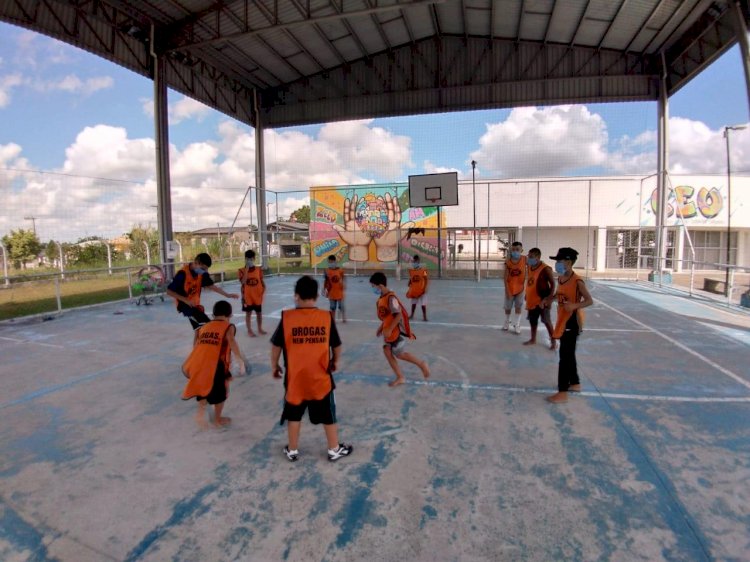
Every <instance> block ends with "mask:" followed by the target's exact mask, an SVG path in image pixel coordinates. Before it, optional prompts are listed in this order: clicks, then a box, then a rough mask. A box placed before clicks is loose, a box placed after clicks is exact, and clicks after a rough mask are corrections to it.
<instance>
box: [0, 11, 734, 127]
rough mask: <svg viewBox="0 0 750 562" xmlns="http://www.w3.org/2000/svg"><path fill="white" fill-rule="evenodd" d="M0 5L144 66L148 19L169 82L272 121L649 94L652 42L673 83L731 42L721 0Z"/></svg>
mask: <svg viewBox="0 0 750 562" xmlns="http://www.w3.org/2000/svg"><path fill="white" fill-rule="evenodd" d="M743 6H744V7H745V9H746V8H747V7H746V2H743ZM746 16H747V14H746ZM0 19H2V20H5V21H8V22H11V23H14V24H17V25H21V26H24V27H27V28H29V29H33V30H35V31H39V32H41V33H45V34H47V35H50V36H52V37H56V38H58V39H61V40H63V41H66V42H69V43H72V44H75V45H77V46H79V47H82V48H84V49H87V50H89V51H91V52H93V53H96V54H99V55H101V56H103V57H105V58H107V59H109V60H112V61H113V62H115V63H117V64H120V65H122V66H125V67H127V68H130V69H132V70H134V71H136V72H138V73H140V74H143V75H146V76H148V75H149V73H150V69H151V58H150V49H151V48H152V45H151V42H150V36H151V33H152V29H153V33H154V36H155V45H153V47H154V48H155V49H156V51H157V52H159V53H162V54H163V55H164V56H165V58H166V60H167V62H168V64H167V67H168V71H167V79H168V81H169V86H170V87H171V88H173V89H175V90H177V91H179V92H182V93H184V94H186V95H188V96H191V97H194V98H196V99H198V100H200V101H202V102H203V103H206V104H207V105H210V106H212V107H215V108H216V109H218V110H219V111H222V112H224V113H226V114H227V115H230V116H232V117H235V118H237V119H239V120H240V121H243V122H247V123H250V124H252V123H254V121H255V116H254V115H253V113H252V109H251V108H252V107H253V104H252V94H253V90H257V92H258V93H259V94H260V96H261V100H262V101H261V107H262V111H263V115H262V119H263V121H264V123H265V124H266V125H268V126H284V125H291V124H298V123H311V122H321V121H330V120H342V119H349V118H353V117H364V116H368V117H369V116H376V115H401V114H406V113H411V112H431V111H451V110H458V109H472V108H480V107H510V106H514V105H524V104H540V103H544V104H554V103H567V102H580V101H584V100H585V101H617V100H626V99H655V97H656V95H657V92H656V89H655V86H654V84H653V82H654V78H655V77H656V76H657V75H658V74H659V72H660V60H659V58H660V57H659V53H660V52H661V51H663V52H664V53H665V55H666V58H667V66H668V75H669V80H668V84H669V88H670V90H671V91H674V90H676V89H678V88H679V87H681V86H682V85H683V84H684V83H686V82H687V81H689V80H690V79H691V78H692V76H694V75H695V73H696V72H698V71H699V70H700V69H702V68H703V67H705V65H707V64H708V63H710V62H711V61H712V60H713V59H714V58H716V57H717V56H718V55H719V54H721V53H722V52H723V51H725V50H726V49H727V48H729V47H730V46H731V45H732V44H733V43H734V42H735V41H736V36H735V32H734V27H733V20H732V14H731V12H730V10H729V9H728V3H727V0H346V1H345V2H342V1H340V0H263V1H257V2H255V1H254V2H248V1H246V0H224V1H222V2H217V1H215V0H179V2H178V1H177V0H142V1H139V2H137V3H136V2H131V1H129V0H95V1H92V2H83V3H81V2H79V3H72V2H68V1H65V0H47V1H46V2H44V3H39V2H38V0H15V1H14V2H3V3H0ZM709 37H710V39H707V38H709Z"/></svg>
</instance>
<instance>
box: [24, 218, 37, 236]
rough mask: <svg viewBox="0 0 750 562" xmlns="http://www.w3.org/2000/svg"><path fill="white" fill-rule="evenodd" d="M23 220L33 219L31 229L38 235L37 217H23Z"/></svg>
mask: <svg viewBox="0 0 750 562" xmlns="http://www.w3.org/2000/svg"><path fill="white" fill-rule="evenodd" d="M23 220H26V221H31V229H32V230H33V231H34V236H36V217H31V216H29V217H23Z"/></svg>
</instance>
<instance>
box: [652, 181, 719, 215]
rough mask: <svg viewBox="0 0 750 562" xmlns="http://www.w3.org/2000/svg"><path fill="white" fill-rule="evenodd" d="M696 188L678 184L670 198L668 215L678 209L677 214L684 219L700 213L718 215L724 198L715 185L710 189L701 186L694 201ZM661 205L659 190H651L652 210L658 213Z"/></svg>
mask: <svg viewBox="0 0 750 562" xmlns="http://www.w3.org/2000/svg"><path fill="white" fill-rule="evenodd" d="M693 195H695V188H693V187H691V186H689V185H678V186H677V187H675V188H674V195H671V196H670V198H669V203H668V204H667V217H671V216H673V215H674V214H675V209H676V211H677V216H678V217H680V216H681V217H682V218H684V219H692V218H693V217H696V216H698V214H699V213H700V215H701V216H702V217H703V218H706V219H712V218H714V217H716V216H717V215H718V214H719V213H720V212H721V210H722V208H723V207H724V200H723V198H722V196H721V193H719V190H718V189H716V188H715V187H712V188H711V189H708V188H706V187H701V188H700V190H698V195H697V196H696V198H695V201H693ZM658 206H659V197H658V193H657V190H656V189H654V191H652V192H651V210H652V211H653V212H654V213H656V210H657V208H658Z"/></svg>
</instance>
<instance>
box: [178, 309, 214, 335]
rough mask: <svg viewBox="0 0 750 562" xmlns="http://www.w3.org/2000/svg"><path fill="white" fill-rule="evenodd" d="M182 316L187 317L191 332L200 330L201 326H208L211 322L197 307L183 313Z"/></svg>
mask: <svg viewBox="0 0 750 562" xmlns="http://www.w3.org/2000/svg"><path fill="white" fill-rule="evenodd" d="M183 314H184V315H185V316H187V319H188V320H190V325H191V326H192V327H193V330H195V329H197V328H200V327H201V326H203V324H208V323H209V322H210V321H211V319H210V318H209V317H208V316H206V313H205V312H203V311H202V310H201V309H200V308H197V307H193V308H191V309H190V310H189V311H186V312H183Z"/></svg>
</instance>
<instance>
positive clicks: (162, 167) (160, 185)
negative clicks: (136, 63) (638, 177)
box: [151, 28, 174, 279]
mask: <svg viewBox="0 0 750 562" xmlns="http://www.w3.org/2000/svg"><path fill="white" fill-rule="evenodd" d="M151 45H154V36H153V28H152V36H151ZM151 57H152V58H151V60H152V64H153V67H152V71H153V80H154V128H155V133H154V139H155V141H156V192H157V200H156V201H157V205H158V207H157V211H158V224H159V259H160V261H161V263H163V264H164V269H165V271H164V274H165V277H166V278H167V279H171V278H172V277H173V276H174V260H173V259H172V258H168V257H167V241H169V240H172V236H173V234H172V195H171V186H170V178H169V117H168V111H167V78H166V64H165V61H164V55H160V54H157V53H156V52H154V51H153V50H152V51H151Z"/></svg>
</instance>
